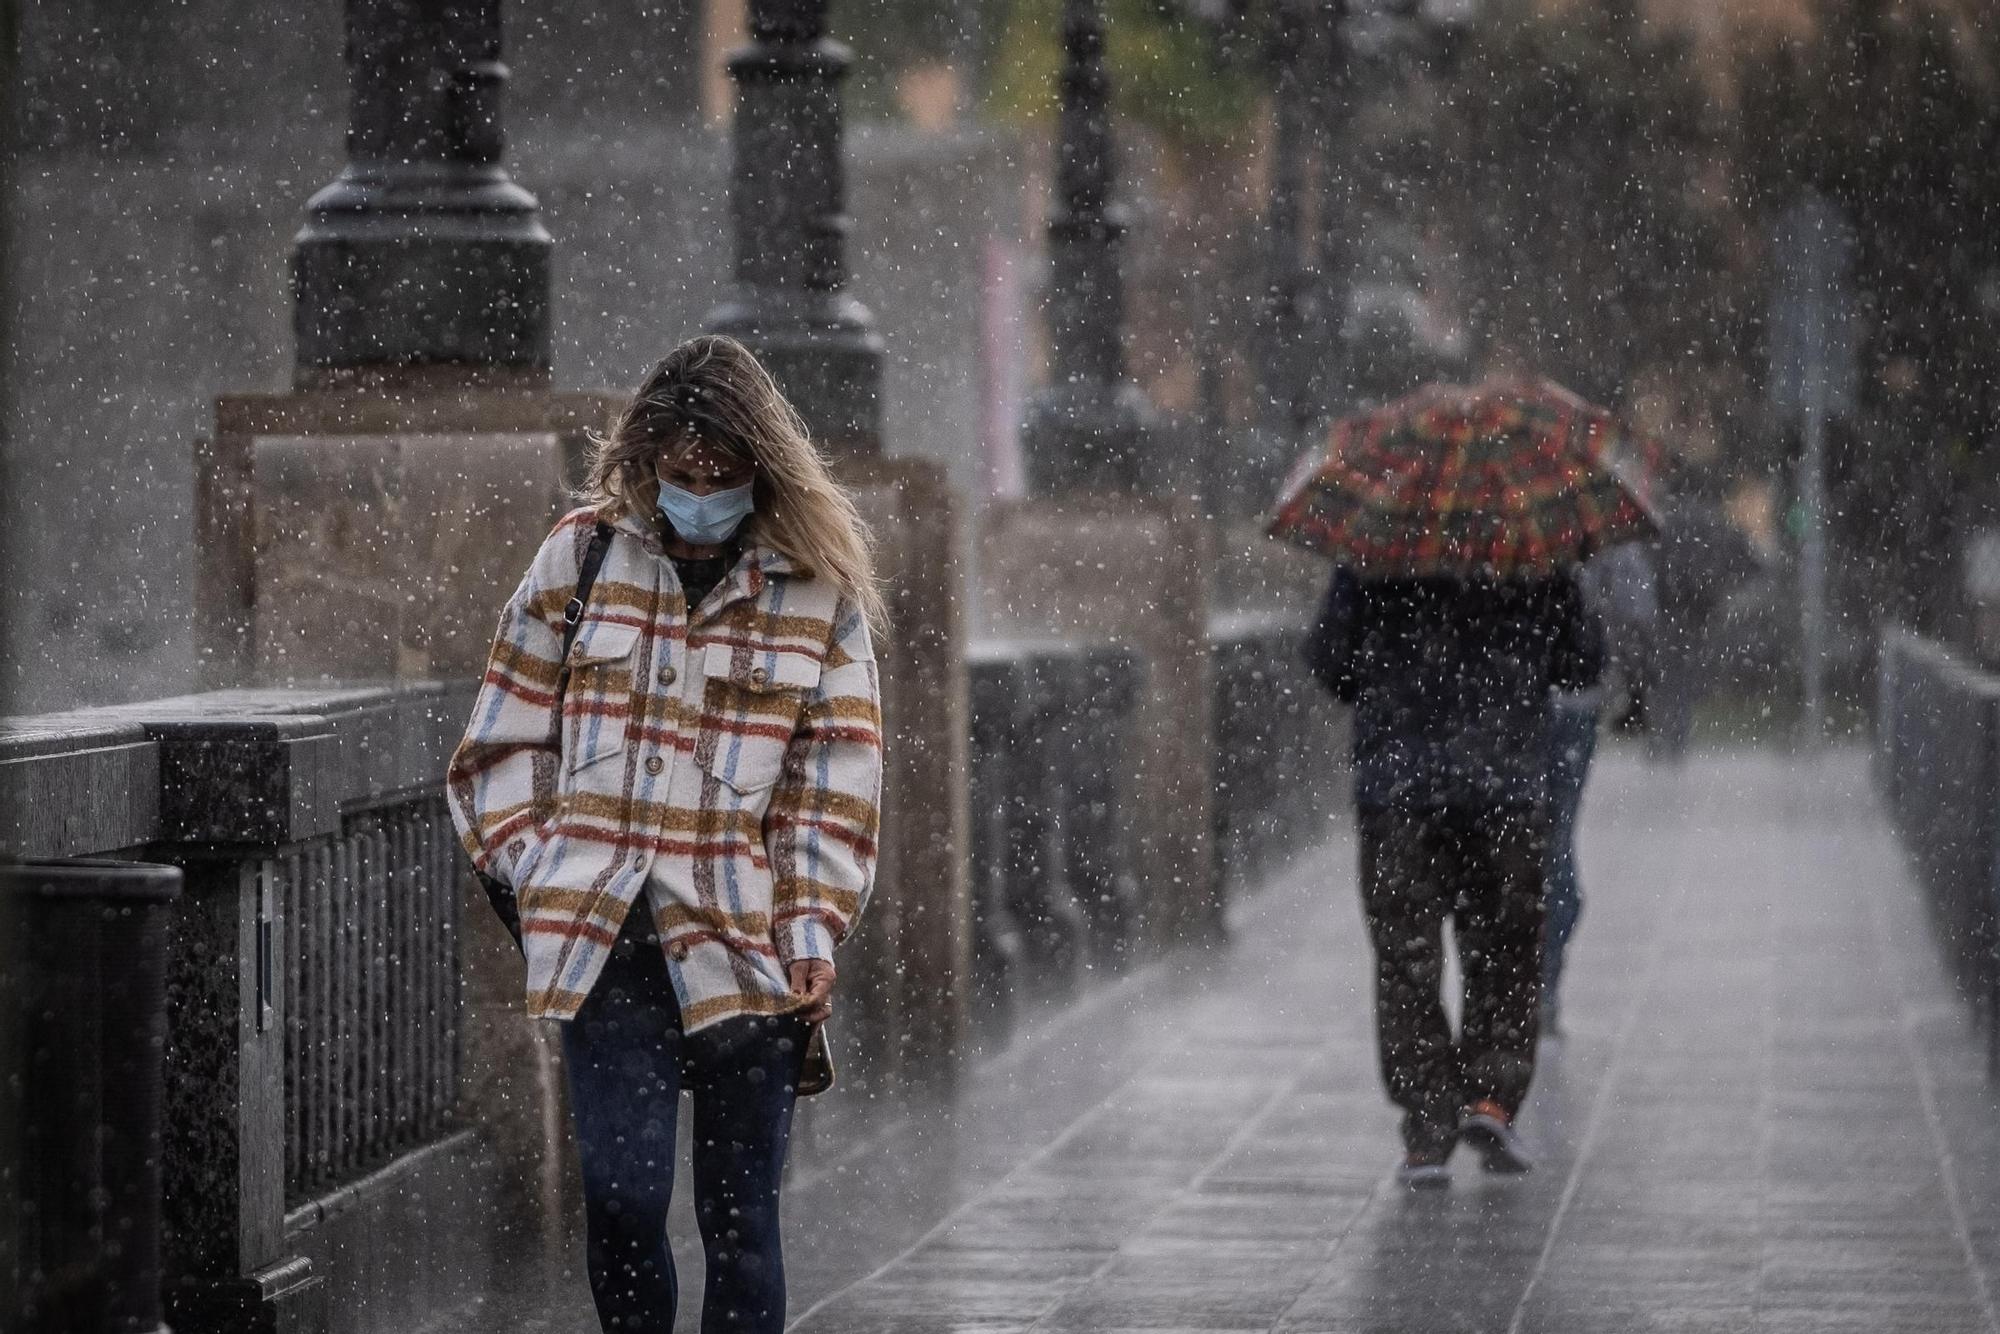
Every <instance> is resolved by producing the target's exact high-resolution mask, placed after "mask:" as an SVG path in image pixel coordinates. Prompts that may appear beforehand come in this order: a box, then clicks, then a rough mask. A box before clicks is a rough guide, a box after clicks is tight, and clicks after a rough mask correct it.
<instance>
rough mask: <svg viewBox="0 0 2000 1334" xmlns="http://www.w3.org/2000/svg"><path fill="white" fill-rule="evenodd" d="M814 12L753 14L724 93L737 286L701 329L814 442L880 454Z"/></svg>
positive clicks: (788, 4) (809, 7) (782, 0)
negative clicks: (766, 386) (729, 89)
mask: <svg viewBox="0 0 2000 1334" xmlns="http://www.w3.org/2000/svg"><path fill="white" fill-rule="evenodd" d="M826 11H827V3H826V0H752V3H751V5H750V14H749V24H750V41H749V43H748V44H747V45H745V46H743V47H742V48H741V49H739V50H738V51H736V52H735V53H734V54H733V55H731V56H730V58H729V73H730V77H731V78H733V79H734V80H735V81H736V117H735V124H734V128H733V131H732V133H733V135H734V143H735V163H734V168H733V171H734V177H733V182H732V190H731V193H730V207H731V216H732V220H733V223H734V228H735V234H736V286H735V290H734V292H733V293H732V294H731V295H730V298H729V300H728V301H726V302H725V303H724V304H723V305H722V306H720V307H718V308H717V309H716V310H715V311H713V312H712V313H711V314H710V315H709V317H708V325H709V327H710V328H712V329H714V330H715V331H716V332H718V333H726V334H729V335H731V336H733V337H736V338H739V339H741V340H742V341H743V342H744V343H745V344H747V345H748V346H749V347H750V348H751V349H752V350H753V351H755V352H756V354H757V355H758V357H759V358H761V359H762V360H763V362H764V364H765V365H766V366H768V367H769V368H770V371H771V374H772V376H773V377H774V378H776V380H777V381H778V383H779V385H781V386H782V387H783V388H784V391H785V394H786V396H787V397H789V398H790V399H791V400H792V402H793V404H794V405H796V406H797V408H798V409H799V412H800V413H801V414H802V415H803V416H804V417H805V419H806V423H807V425H808V426H810V427H811V428H812V431H813V434H814V435H815V436H817V437H818V438H820V439H821V440H823V441H825V442H827V443H829V444H830V445H832V447H833V448H835V449H836V450H837V451H839V452H842V453H850V454H861V455H875V454H878V453H880V451H881V443H882V407H881V399H882V361H883V351H882V339H881V337H880V335H878V334H877V333H876V331H875V321H874V316H872V315H871V314H869V312H868V309H867V307H865V306H863V305H862V304H861V303H860V302H859V301H857V300H856V299H855V298H854V297H853V296H852V295H851V294H850V293H849V292H848V291H847V280H848V273H847V253H846V252H847V232H848V226H849V221H848V217H847V215H846V212H845V207H846V188H847V186H846V175H845V172H844V170H843V167H842V163H841V155H840V141H841V107H840V83H841V80H842V79H843V78H844V77H845V76H846V74H847V69H848V66H849V65H850V64H851V63H852V57H851V56H850V55H849V53H848V50H847V48H846V47H845V46H843V45H841V44H840V43H839V42H836V41H834V40H832V39H831V38H829V37H828V36H827V35H826Z"/></svg>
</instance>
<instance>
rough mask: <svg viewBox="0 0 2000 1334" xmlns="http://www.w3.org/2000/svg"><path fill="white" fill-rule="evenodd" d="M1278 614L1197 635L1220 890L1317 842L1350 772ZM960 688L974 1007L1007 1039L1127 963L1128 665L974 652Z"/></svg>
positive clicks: (1043, 650) (1329, 710)
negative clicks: (1203, 657)
mask: <svg viewBox="0 0 2000 1334" xmlns="http://www.w3.org/2000/svg"><path fill="white" fill-rule="evenodd" d="M1303 634H1304V627H1303V626H1302V625H1301V624H1299V623H1298V622H1297V621H1296V620H1295V619H1293V618H1288V617H1283V616H1279V615H1275V614H1272V615H1265V614H1257V615H1240V616H1225V617H1219V618H1217V619H1216V620H1214V621H1213V622H1212V623H1211V626H1210V653H1211V656H1212V662H1213V671H1212V674H1211V682H1212V685H1211V688H1212V690H1213V693H1214V697H1215V698H1214V702H1213V706H1212V709H1211V713H1210V716H1211V718H1212V720H1213V726H1214V728H1215V737H1214V765H1215V770H1214V772H1215V789H1214V794H1213V804H1212V806H1211V808H1210V815H1211V818H1212V820H1213V822H1214V837H1215V842H1216V846H1217V848H1218V850H1219V853H1220V858H1221V865H1222V869H1223V872H1224V874H1225V878H1226V880H1227V881H1228V882H1229V883H1230V884H1231V885H1232V886H1238V887H1240V886H1245V885H1248V884H1250V883H1252V882H1254V881H1255V879H1256V878H1257V877H1258V876H1259V875H1261V874H1262V873H1264V872H1266V871H1268V870H1269V869H1271V868H1272V866H1273V865H1275V864H1276V863H1277V862H1279V861H1281V860H1282V859H1283V858H1284V857H1286V856H1288V855H1290V854H1291V853H1292V852H1294V851H1296V850H1298V849H1299V848H1301V847H1304V846H1309V845H1311V844H1312V843H1315V842H1317V841H1319V840H1320V839H1321V838H1323V837H1324V836H1325V834H1326V833H1327V830H1328V825H1329V820H1330V819H1331V818H1332V817H1333V816H1334V815H1335V813H1336V812H1337V811H1338V810H1339V808H1340V801H1341V796H1342V792H1343V786H1344V782H1345V775H1346V772H1347V762H1346V746H1345V739H1344V738H1345V732H1344V729H1343V725H1342V723H1341V721H1340V718H1339V716H1338V712H1339V711H1338V710H1337V708H1336V706H1335V705H1334V704H1333V702H1332V700H1331V699H1330V698H1329V697H1328V696H1327V695H1326V694H1325V692H1324V691H1322V690H1321V689H1320V688H1319V687H1318V686H1317V684H1315V683H1314V682H1313V681H1312V679H1311V678H1310V677H1309V676H1308V675H1307V674H1306V672H1305V670H1304V668H1303V666H1302V665H1301V663H1300V660H1299V653H1298V649H1299V643H1300V640H1301V638H1302V636H1303ZM968 659H969V662H970V665H971V676H972V772H971V783H972V802H971V805H972V812H973V830H972V887H973V888H972V894H973V924H974V930H973V959H972V970H973V976H972V995H973V997H974V1001H975V1004H974V1021H975V1029H976V1031H977V1032H978V1033H979V1034H980V1036H981V1037H982V1039H983V1040H985V1041H986V1042H987V1043H988V1044H991V1043H994V1042H998V1041H1004V1040H1005V1038H1006V1036H1007V1034H1008V1033H1009V1032H1010V1031H1011V1030H1012V1028H1013V1027H1014V1024H1015V1022H1016V1020H1017V1019H1018V1017H1019V1012H1020V1011H1021V1010H1022V1008H1023V1007H1024V1006H1025V1005H1026V1004H1028V1000H1027V998H1029V997H1033V998H1036V999H1037V1000H1053V1001H1057V1002H1060V1001H1061V1000H1062V999H1065V998H1068V997H1070V996H1073V995H1075V994H1076V993H1077V992H1078V990H1079V989H1080V988H1082V987H1083V986H1084V985H1085V984H1086V983H1087V981H1088V980H1089V979H1090V978H1092V977H1095V976H1102V975H1104V974H1108V973H1115V972H1116V971H1118V970H1119V969H1121V968H1123V967H1124V966H1126V965H1127V964H1129V963H1130V962H1132V961H1133V960H1135V959H1137V958H1139V957H1140V955H1141V954H1142V952H1143V950H1144V949H1145V940H1146V934H1145V932H1144V931H1143V930H1142V929H1141V925H1142V921H1143V918H1144V916H1145V913H1146V911H1147V902H1146V894H1147V887H1146V886H1144V885H1142V884H1140V883H1139V880H1138V877H1137V876H1136V875H1135V873H1134V871H1135V868H1134V862H1133V857H1132V849H1131V847H1130V837H1129V835H1130V831H1131V829H1132V827H1133V825H1134V823H1135V820H1134V813H1133V809H1132V802H1133V801H1134V800H1135V798H1134V795H1133V791H1132V788H1133V784H1132V781H1131V775H1130V770H1131V767H1132V764H1133V757H1134V756H1135V755H1137V754H1139V753H1141V752H1140V750H1139V749H1138V748H1136V747H1135V746H1134V745H1133V744H1132V742H1133V737H1132V735H1131V728H1132V727H1133V725H1134V717H1133V710H1134V706H1135V704H1136V703H1137V701H1138V699H1139V697H1140V695H1141V693H1142V692H1143V690H1144V689H1145V681H1146V673H1147V670H1148V665H1147V663H1146V660H1145V659H1144V657H1143V656H1141V655H1140V654H1138V653H1136V652H1134V651H1131V650H1128V649H1122V648H1116V647H1110V646H1092V645H1086V644H1077V643H1072V642H1067V641H1056V640H1022V639H989V640H982V641H976V642H975V643H974V644H973V646H972V649H971V652H970V653H969V655H968Z"/></svg>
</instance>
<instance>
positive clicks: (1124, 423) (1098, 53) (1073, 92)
mask: <svg viewBox="0 0 2000 1334" xmlns="http://www.w3.org/2000/svg"><path fill="white" fill-rule="evenodd" d="M1061 92H1062V113H1061V123H1060V129H1059V137H1058V142H1057V146H1056V181H1055V202H1054V205H1053V207H1052V209H1051V211H1050V214H1049V220H1048V239H1049V295H1048V303H1047V308H1048V323H1049V362H1050V372H1049V383H1048V384H1047V385H1046V386H1045V387H1044V388H1043V389H1042V390H1041V391H1040V392H1039V393H1037V394H1036V395H1035V397H1034V400H1033V401H1032V403H1031V404H1030V405H1029V408H1028V415H1027V420H1026V422H1025V423H1024V424H1023V427H1022V445H1023V448H1024V451H1025V453H1026V455H1027V465H1028V476H1029V480H1030V482H1031V483H1032V484H1033V486H1034V487H1035V489H1036V490H1038V491H1043V492H1047V491H1052V490H1056V489H1060V488H1062V487H1066V486H1073V485H1082V486H1092V487H1099V488H1105V489H1114V490H1137V489H1139V488H1140V483H1141V481H1142V475H1143V466H1144V461H1145V460H1144V453H1145V443H1144V442H1145V437H1146V433H1147V427H1148V418H1149V412H1148V409H1147V405H1146V402H1145V399H1144V398H1143V397H1142V396H1141V395H1140V393H1139V391H1138V389H1137V388H1136V387H1135V386H1134V385H1132V384H1131V383H1130V382H1129V381H1128V380H1127V379H1126V376H1125V348H1124V343H1123V337H1124V316H1125V291H1124V282H1123V279H1122V277H1121V275H1120V273H1119V256H1120V251H1121V249H1122V244H1121V243H1122V241H1123V238H1124V235H1125V231H1126V221H1125V211H1124V210H1123V209H1122V208H1120V207H1119V206H1118V205H1117V204H1114V203H1113V202H1112V201H1111V191H1112V183H1113V172H1112V163H1111V76H1110V73H1109V72H1108V71H1107V69H1106V68H1105V62H1104V8H1103V4H1102V0H1064V3H1063V67H1062V77H1061Z"/></svg>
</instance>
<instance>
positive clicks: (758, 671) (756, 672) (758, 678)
mask: <svg viewBox="0 0 2000 1334" xmlns="http://www.w3.org/2000/svg"><path fill="white" fill-rule="evenodd" d="M750 679H751V680H752V681H755V682H756V683H757V684H758V685H763V684H764V683H765V682H766V681H768V680H770V679H771V674H770V673H769V672H767V671H765V670H764V669H763V668H762V667H752V668H751V669H750Z"/></svg>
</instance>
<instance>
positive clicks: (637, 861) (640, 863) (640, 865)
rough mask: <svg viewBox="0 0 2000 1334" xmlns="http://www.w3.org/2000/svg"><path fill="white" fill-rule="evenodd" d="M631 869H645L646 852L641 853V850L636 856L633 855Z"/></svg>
mask: <svg viewBox="0 0 2000 1334" xmlns="http://www.w3.org/2000/svg"><path fill="white" fill-rule="evenodd" d="M632 869H633V870H635V871H643V870H645V869H646V854H645V853H643V852H642V853H640V854H639V855H638V856H636V857H634V858H633V859H632Z"/></svg>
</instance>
